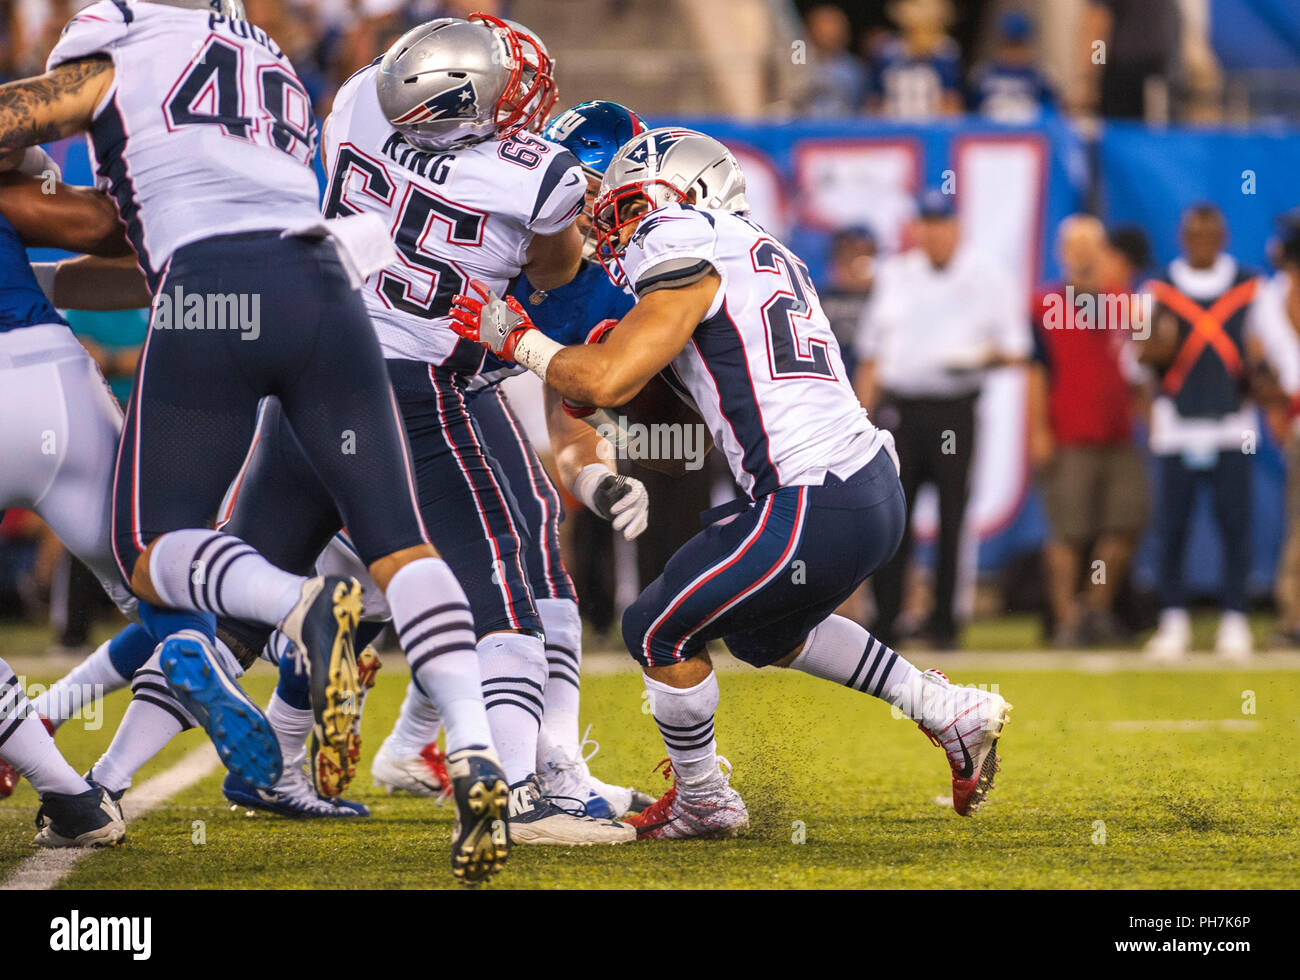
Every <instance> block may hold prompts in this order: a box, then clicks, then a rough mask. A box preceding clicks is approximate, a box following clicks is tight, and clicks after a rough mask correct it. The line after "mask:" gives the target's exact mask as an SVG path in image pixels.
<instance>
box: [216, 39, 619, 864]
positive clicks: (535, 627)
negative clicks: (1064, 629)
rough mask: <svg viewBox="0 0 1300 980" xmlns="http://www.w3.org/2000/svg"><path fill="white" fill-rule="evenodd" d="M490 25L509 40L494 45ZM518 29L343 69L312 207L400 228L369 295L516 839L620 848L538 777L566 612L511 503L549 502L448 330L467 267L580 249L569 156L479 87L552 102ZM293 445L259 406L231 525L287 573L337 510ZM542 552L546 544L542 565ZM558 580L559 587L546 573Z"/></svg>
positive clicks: (565, 258)
mask: <svg viewBox="0 0 1300 980" xmlns="http://www.w3.org/2000/svg"><path fill="white" fill-rule="evenodd" d="M503 37H505V38H509V39H514V40H516V43H518V46H519V48H520V50H521V52H522V53H521V54H519V55H516V56H515V57H514V58H513V59H511V60H503V59H502V58H500V57H499V47H500V44H501V43H502V38H503ZM517 38H518V32H516V31H514V30H513V29H511V28H510V27H509V26H508V25H505V24H504V23H503V22H501V21H498V20H496V19H495V18H490V17H480V16H478V15H476V16H475V18H473V19H472V22H467V21H464V20H458V19H455V18H443V19H439V20H435V21H431V22H429V23H427V24H423V25H420V26H419V27H417V28H414V29H413V30H411V31H409V32H408V33H407V34H405V35H403V36H402V37H401V38H399V39H398V40H397V41H396V42H395V43H394V45H393V46H392V47H391V48H390V49H389V51H388V52H387V53H386V54H385V55H384V57H383V58H382V59H380V60H379V61H378V62H377V63H375V64H372V65H370V66H368V67H367V68H364V69H362V70H361V71H359V72H357V73H356V74H355V75H353V76H352V78H351V79H349V80H348V81H347V82H346V83H345V84H344V85H343V87H342V88H341V89H340V90H339V92H338V95H337V96H336V97H335V101H334V105H333V109H332V112H331V115H330V117H329V119H328V120H327V121H326V125H325V129H324V147H323V156H324V160H325V163H326V170H327V173H328V177H329V187H328V190H327V192H326V199H325V214H326V217H346V216H352V215H356V214H359V213H369V214H376V215H380V216H382V218H383V221H384V224H385V225H387V226H388V227H391V228H392V229H393V244H394V245H395V246H396V249H397V253H398V259H397V260H396V261H394V262H392V263H391V264H389V265H388V266H387V267H386V268H384V269H383V270H382V271H379V272H377V273H376V274H373V275H371V276H370V277H369V278H368V279H367V280H366V283H365V286H364V288H363V291H362V294H363V297H364V300H365V303H366V306H367V309H368V311H369V313H370V316H371V320H372V322H373V323H374V324H375V328H376V331H377V333H378V335H379V339H380V344H381V347H382V348H383V352H384V355H385V357H386V358H387V367H388V375H389V378H390V380H391V382H392V385H393V391H394V395H395V398H396V404H397V406H398V409H399V411H400V413H401V415H402V418H403V420H404V423H405V428H406V432H407V435H408V438H409V439H410V444H411V451H412V459H413V471H414V473H415V480H416V492H417V494H418V500H419V503H420V506H421V510H422V514H423V517H424V521H425V525H426V527H427V528H428V530H429V534H430V537H431V540H432V541H433V542H434V543H435V545H436V547H437V549H438V552H439V554H440V555H441V556H442V557H443V558H444V559H445V560H446V561H447V562H448V564H449V565H450V566H451V568H452V570H453V571H454V572H455V573H456V576H457V578H458V579H459V580H460V581H461V582H462V583H463V584H464V586H465V589H466V592H467V594H468V596H469V603H470V607H471V609H472V610H473V619H474V627H475V630H476V634H477V639H478V654H479V660H480V665H481V669H482V684H483V692H484V697H485V701H486V705H487V713H488V721H489V724H490V725H491V729H492V733H493V740H494V743H495V745H496V747H497V749H498V751H499V752H500V753H501V759H502V764H503V766H504V770H505V773H506V776H507V779H508V781H509V783H510V788H511V792H510V816H511V828H510V829H511V837H512V840H513V841H514V842H517V843H549V844H585V843H597V842H599V843H621V842H625V841H629V840H633V839H634V837H635V835H634V833H633V831H632V829H631V828H630V827H629V826H627V825H625V824H621V823H618V822H616V821H611V820H608V819H602V820H597V819H594V818H592V817H590V816H588V815H586V814H585V813H582V812H578V813H570V812H568V811H567V810H566V809H564V808H562V807H560V806H557V805H556V804H555V802H553V801H552V800H551V799H550V798H549V796H548V795H547V794H545V793H543V792H542V787H541V786H540V784H539V781H538V780H537V779H536V778H535V777H534V773H535V770H536V768H537V741H538V732H539V727H540V721H541V717H542V714H543V709H544V707H545V701H544V693H545V689H546V687H547V680H548V678H547V674H548V667H547V656H546V650H545V646H544V641H543V635H544V633H551V634H552V635H555V636H561V635H565V634H564V633H563V630H564V628H565V626H567V625H569V624H567V623H559V624H556V625H555V626H554V627H553V628H551V629H548V624H546V623H545V622H544V621H543V618H542V616H541V615H539V611H538V608H537V605H536V602H535V601H534V595H533V592H532V590H531V588H530V583H529V579H530V576H529V573H528V571H527V569H526V559H525V554H526V551H527V544H526V543H527V542H528V539H529V538H530V537H531V536H532V535H533V534H534V533H535V532H534V529H533V527H530V526H525V524H524V522H523V519H522V517H521V514H520V511H519V508H518V507H517V506H516V505H515V504H514V503H513V502H512V501H513V499H514V498H516V497H517V496H519V495H521V494H523V493H524V492H526V491H527V492H530V493H533V494H537V495H539V502H538V504H537V507H538V512H539V514H541V515H543V516H540V517H539V518H538V519H537V521H536V526H537V527H538V528H546V526H547V525H548V524H552V525H553V524H554V523H555V522H556V521H558V517H559V501H558V498H557V497H556V495H555V492H554V489H553V488H551V487H550V485H549V482H547V481H546V478H545V475H544V473H543V472H542V470H541V467H540V464H538V463H537V461H536V457H535V454H533V452H532V450H531V447H528V448H527V450H526V452H525V451H524V447H523V445H522V444H521V438H522V436H521V432H520V431H519V430H518V424H517V421H516V420H515V419H514V417H513V415H512V414H511V413H510V411H509V408H508V405H507V403H505V402H504V400H503V399H502V397H501V395H500V392H499V391H498V390H496V388H495V387H491V386H487V381H488V380H490V379H488V378H484V377H482V376H481V373H482V371H483V369H484V366H485V365H484V360H485V356H484V351H483V349H482V348H481V347H479V346H478V345H474V344H468V343H466V342H464V341H462V340H460V339H459V338H458V337H457V336H456V334H455V333H454V332H453V331H452V330H451V329H450V326H449V324H450V320H449V317H448V315H447V314H448V311H449V310H450V306H451V297H452V296H453V295H455V293H456V292H457V291H459V290H461V289H463V288H465V283H466V282H467V281H468V279H469V278H470V277H471V276H483V277H487V278H488V279H489V280H490V281H492V282H494V283H496V284H497V286H498V288H503V287H504V286H505V285H506V283H507V282H508V281H509V280H510V279H512V278H513V277H514V276H516V275H518V274H519V272H520V270H521V269H526V270H527V272H528V275H529V276H530V277H531V278H532V280H533V281H534V282H536V283H538V284H539V286H541V287H543V288H553V287H556V286H560V285H562V284H563V283H565V282H567V281H569V280H570V279H572V278H573V276H574V274H575V272H576V271H577V269H578V266H579V263H580V260H581V249H582V240H581V236H580V235H579V234H578V232H577V230H576V228H575V226H574V218H575V216H576V214H577V213H578V211H579V210H580V209H581V206H582V201H583V194H584V191H585V189H586V184H585V181H584V178H583V175H582V171H581V168H580V166H579V164H578V162H577V160H576V159H575V158H574V157H573V156H572V155H571V154H570V153H568V152H567V151H565V150H564V149H563V148H562V147H559V146H557V145H555V144H553V143H550V142H548V141H546V140H544V139H541V138H539V137H538V136H536V135H533V133H532V132H531V131H530V130H529V129H528V128H526V127H525V128H523V129H520V128H518V127H515V126H510V127H505V126H502V125H501V122H500V119H499V117H498V116H497V115H496V114H495V113H494V112H493V101H492V100H491V99H487V98H485V95H486V94H488V93H493V92H496V91H500V90H502V89H503V88H504V87H505V86H506V85H507V82H508V80H509V78H510V77H512V75H513V74H515V73H521V72H522V73H523V75H524V77H526V78H528V79H529V80H530V83H529V88H528V89H526V90H524V91H522V92H520V94H519V95H518V97H517V99H516V102H515V104H516V105H518V106H521V107H523V111H524V112H525V114H526V115H530V116H531V120H533V121H535V120H540V118H541V117H540V113H542V112H544V111H546V110H548V109H549V106H550V102H551V101H552V100H550V99H549V98H547V97H545V96H546V92H547V89H546V85H547V83H548V82H549V79H550V76H549V61H548V59H546V56H545V53H544V49H543V48H541V46H540V44H536V43H534V44H531V45H527V44H523V43H519V42H517ZM525 49H526V50H525ZM525 68H527V71H524V69H525ZM534 128H536V122H534ZM476 402H477V403H478V404H479V406H480V407H479V410H478V413H477V415H476V414H475V413H474V411H473V410H472V408H471V405H472V404H473V403H476ZM480 420H482V422H483V423H484V424H481V422H480ZM489 426H490V427H491V428H492V430H493V431H494V433H497V441H498V442H500V443H501V449H502V450H503V452H509V453H511V454H513V455H514V456H515V463H514V465H513V467H512V468H513V470H514V473H515V476H516V480H517V481H518V482H517V484H516V485H515V486H513V487H512V486H511V485H510V483H509V482H507V480H506V479H503V476H502V473H501V471H500V469H499V467H498V465H497V464H496V462H495V461H494V459H493V456H494V455H495V453H494V447H493V444H492V443H489V442H488V441H487V440H486V435H485V432H484V429H485V428H487V427H489ZM298 442H299V439H298V432H297V426H293V427H290V426H288V425H285V424H284V420H283V418H282V413H281V412H280V411H278V410H277V408H276V407H275V406H274V405H271V406H269V407H268V408H267V409H266V410H265V412H264V415H263V418H262V421H261V424H260V425H259V427H258V436H257V444H256V446H255V448H254V450H253V452H252V454H251V456H250V458H249V460H248V463H247V465H246V467H245V469H244V471H243V473H242V475H241V476H240V479H239V481H238V490H237V492H236V493H235V494H234V497H233V507H232V510H231V514H230V520H229V523H228V524H226V529H227V530H229V531H233V532H234V533H236V534H238V535H239V536H240V537H241V538H244V539H247V540H251V541H253V542H255V543H256V545H257V546H258V547H259V548H261V549H262V550H264V551H265V552H266V553H267V555H268V556H269V557H271V559H272V560H273V561H274V562H276V563H277V564H280V565H282V566H284V567H287V568H302V567H303V566H304V565H306V566H307V567H310V565H311V563H312V562H314V561H315V559H316V556H317V555H318V554H319V553H320V552H321V550H322V548H323V547H324V545H325V544H327V543H328V542H329V540H330V538H331V537H332V536H333V535H334V533H335V532H336V531H337V530H338V529H339V525H340V523H341V521H340V515H339V513H338V511H337V508H336V507H335V506H334V505H333V501H332V499H331V495H330V494H329V492H328V491H327V489H326V488H325V487H324V485H323V484H322V483H321V482H320V481H319V480H314V479H312V478H311V472H310V471H311V469H312V467H311V465H310V464H309V463H308V461H307V457H306V456H305V455H304V454H303V453H302V452H301V451H300V448H299V447H298ZM631 490H632V488H630V487H628V488H627V489H626V491H625V493H627V492H631ZM348 528H349V536H350V537H352V536H353V535H352V528H351V525H350V523H349V524H348ZM546 534H547V535H548V536H549V535H553V534H554V528H553V527H552V528H550V529H548V530H547V531H546ZM542 543H543V542H542V541H539V542H538V546H539V549H540V547H541V545H542ZM551 557H552V554H551V553H550V552H549V551H548V552H547V553H544V554H542V555H541V557H540V561H541V563H543V564H545V563H546V562H548V561H550V560H551ZM552 577H553V579H555V580H556V581H558V578H557V576H556V573H555V571H554V569H552ZM575 618H576V617H575ZM223 632H227V634H228V638H229V639H230V640H231V642H232V645H233V646H234V647H235V648H236V649H237V650H239V651H240V652H241V656H243V657H245V658H247V657H248V656H249V655H252V654H254V653H255V651H258V650H260V649H261V648H262V647H263V645H264V644H265V642H266V632H265V631H258V630H250V629H249V628H248V627H246V626H243V625H240V624H230V626H229V628H228V631H227V627H226V626H225V624H223ZM570 632H571V633H575V634H576V632H577V624H576V623H574V624H572V629H571V630H570ZM572 642H573V641H572V639H570V641H569V643H568V644H566V646H567V645H571V644H572ZM292 680H293V678H292V677H291V676H286V672H284V671H282V678H281V685H280V687H279V689H278V691H277V701H278V702H279V703H277V701H273V702H272V705H271V707H270V709H269V711H270V713H271V714H272V716H273V717H277V718H279V719H281V723H280V726H279V727H280V731H281V734H282V736H283V737H284V738H285V739H286V744H290V743H292V742H293V741H294V737H293V736H292V729H293V728H294V727H295V723H294V722H293V720H292V719H293V715H294V712H299V711H301V708H300V707H298V706H297V705H295V703H294V696H293V683H292ZM412 685H413V689H414V690H415V691H416V693H417V695H418V693H419V692H420V691H422V690H424V684H423V681H422V679H421V678H420V677H419V676H418V675H416V676H415V677H414V679H413V682H412ZM426 693H427V692H426ZM412 703H414V702H412ZM425 707H426V708H428V707H429V706H428V705H427V704H426V705H425ZM435 717H441V711H440V710H437V712H436V715H435ZM399 727H400V726H399ZM435 731H436V727H435ZM297 742H298V744H300V743H301V737H300V736H298V737H297ZM420 744H421V745H423V744H424V743H423V742H421V743H420ZM391 754H392V753H386V755H391ZM384 758H385V757H384V756H381V762H380V768H381V771H382V769H383V765H384ZM334 761H335V760H332V759H329V758H327V759H326V760H325V764H324V765H322V764H321V763H320V761H319V760H318V761H317V762H316V763H315V764H314V766H313V775H314V776H315V778H316V780H317V786H318V788H320V789H321V790H322V792H325V793H326V794H327V795H331V794H332V793H333V792H337V791H338V789H339V788H341V786H342V785H345V784H346V782H347V780H348V779H350V778H351V775H352V772H353V770H354V762H355V760H354V759H348V760H343V761H342V763H341V764H340V765H338V766H333V765H332V763H333V762H334ZM227 788H228V789H229V788H234V787H230V786H229V785H228V787H227Z"/></svg>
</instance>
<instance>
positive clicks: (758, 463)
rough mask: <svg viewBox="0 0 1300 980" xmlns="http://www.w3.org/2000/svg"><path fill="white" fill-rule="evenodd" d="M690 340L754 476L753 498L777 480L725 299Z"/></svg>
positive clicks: (769, 489) (745, 466)
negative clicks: (692, 340) (710, 379)
mask: <svg viewBox="0 0 1300 980" xmlns="http://www.w3.org/2000/svg"><path fill="white" fill-rule="evenodd" d="M694 344H695V349H696V350H697V351H699V354H700V359H701V360H702V361H703V362H704V367H705V370H707V371H708V372H709V374H710V375H711V376H712V378H713V384H714V386H715V387H716V388H717V389H718V402H719V405H720V406H721V409H722V414H723V415H724V416H725V417H726V419H727V421H728V422H729V423H730V425H731V429H732V431H733V432H734V433H735V435H736V439H737V441H738V442H739V443H740V447H741V450H742V451H743V453H744V456H743V457H742V459H741V466H742V467H743V469H744V470H745V472H746V473H748V474H749V475H750V476H752V477H753V478H754V486H753V488H752V489H751V490H750V493H749V495H750V496H751V497H753V498H755V499H757V498H759V497H761V496H763V495H764V494H767V493H771V492H772V491H773V490H775V489H777V487H778V486H780V481H779V480H778V478H777V473H776V466H775V465H774V464H773V463H772V452H771V446H770V445H769V444H768V439H767V429H766V428H765V427H764V426H763V415H762V412H760V411H759V408H758V397H757V395H756V394H755V392H754V380H753V378H752V377H750V374H749V363H748V361H746V360H745V347H744V344H743V343H741V339H740V328H739V327H737V326H736V322H735V321H734V320H732V319H731V313H730V311H729V310H728V309H727V302H726V300H725V299H724V300H723V301H722V307H721V309H719V310H718V312H717V313H715V314H713V316H711V317H709V318H708V319H707V320H704V321H702V322H701V323H700V325H699V326H698V327H697V328H696V329H695V337H694Z"/></svg>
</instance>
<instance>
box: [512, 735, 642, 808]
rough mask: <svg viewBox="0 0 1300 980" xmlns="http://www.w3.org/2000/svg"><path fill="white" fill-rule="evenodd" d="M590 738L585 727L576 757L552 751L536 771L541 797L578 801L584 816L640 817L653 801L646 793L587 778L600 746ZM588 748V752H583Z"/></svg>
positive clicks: (590, 776) (559, 751)
mask: <svg viewBox="0 0 1300 980" xmlns="http://www.w3.org/2000/svg"><path fill="white" fill-rule="evenodd" d="M590 736H591V726H590V725H588V726H587V731H586V733H584V735H583V736H582V744H581V746H579V749H578V754H577V755H576V756H574V757H572V758H570V757H569V756H567V755H565V754H564V751H563V750H562V749H561V748H560V747H559V746H553V747H552V749H551V750H550V751H551V752H552V756H551V758H550V759H548V760H547V761H546V762H545V763H544V764H543V765H541V766H539V767H538V770H537V776H538V779H540V780H541V784H542V793H543V794H544V795H546V796H553V797H557V798H558V797H566V798H568V799H572V800H579V801H581V802H582V804H583V805H584V806H585V807H586V814H587V816H589V817H603V818H607V819H618V818H619V817H621V816H623V815H624V814H627V813H640V812H641V811H642V810H644V809H645V808H646V807H648V806H649V805H650V804H651V803H653V802H654V799H653V798H652V797H651V796H649V795H648V794H646V793H642V792H640V791H639V790H635V789H633V788H632V787H631V786H614V785H611V784H610V783H606V782H604V781H602V780H599V779H597V778H596V777H595V776H593V775H592V774H591V768H590V766H589V763H590V762H591V759H592V757H593V756H595V754H596V753H597V752H599V751H600V743H598V742H597V741H596V740H595V739H593V738H591V737H590ZM589 745H590V746H591V750H590V751H587V746H589Z"/></svg>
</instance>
